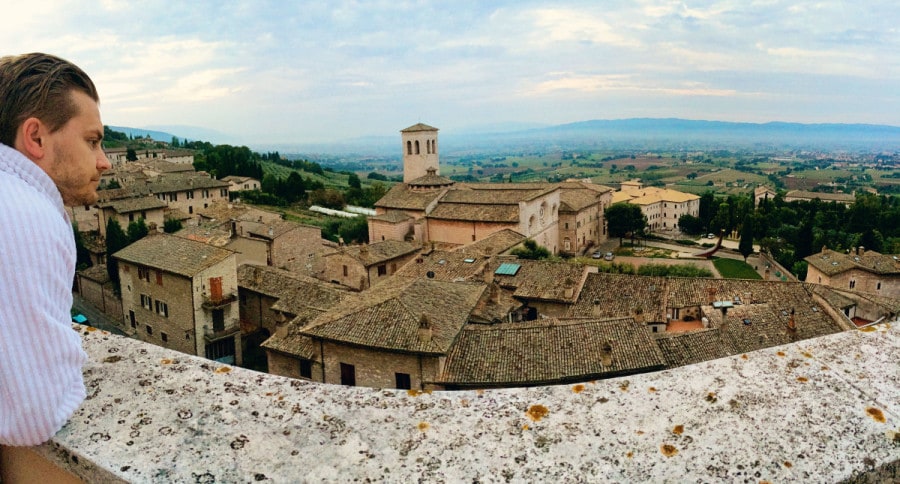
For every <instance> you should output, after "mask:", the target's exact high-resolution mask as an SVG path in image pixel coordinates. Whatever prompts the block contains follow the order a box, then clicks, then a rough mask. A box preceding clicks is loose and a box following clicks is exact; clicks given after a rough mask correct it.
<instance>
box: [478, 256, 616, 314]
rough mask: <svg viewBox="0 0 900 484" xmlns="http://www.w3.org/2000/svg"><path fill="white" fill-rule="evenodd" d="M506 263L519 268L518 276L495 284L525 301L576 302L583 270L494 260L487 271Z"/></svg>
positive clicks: (549, 263) (564, 264) (502, 277)
mask: <svg viewBox="0 0 900 484" xmlns="http://www.w3.org/2000/svg"><path fill="white" fill-rule="evenodd" d="M503 263H513V264H517V265H518V266H519V270H518V271H517V272H516V274H515V275H494V276H493V280H494V281H495V282H496V283H498V284H500V285H501V286H503V287H505V288H510V289H513V290H514V295H515V296H516V297H518V298H524V299H537V300H544V301H560V302H574V301H575V299H576V297H577V296H578V293H579V288H580V287H581V285H582V283H583V281H584V279H585V274H586V272H585V271H586V269H585V268H584V267H583V266H580V265H576V264H569V263H568V262H553V261H541V260H527V259H508V258H495V259H493V260H492V261H491V263H490V264H489V265H488V267H487V271H490V272H491V273H495V272H496V270H497V269H498V268H499V267H500V265H501V264H503ZM617 316H622V314H618V315H617Z"/></svg>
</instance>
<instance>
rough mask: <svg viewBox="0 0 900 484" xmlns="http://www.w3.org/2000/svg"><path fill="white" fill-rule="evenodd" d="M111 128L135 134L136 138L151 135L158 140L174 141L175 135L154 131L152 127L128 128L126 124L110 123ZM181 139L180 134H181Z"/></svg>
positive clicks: (131, 134) (130, 134) (129, 134)
mask: <svg viewBox="0 0 900 484" xmlns="http://www.w3.org/2000/svg"><path fill="white" fill-rule="evenodd" d="M109 129H111V130H113V131H119V132H121V133H125V134H127V135H128V136H133V137H135V138H144V137H146V136H148V135H149V136H150V137H151V138H153V139H154V140H156V141H165V142H166V143H168V142H170V141H172V137H173V136H175V135H173V134H171V133H166V132H163V131H154V130H152V129H142V128H127V127H125V126H112V125H109ZM179 139H180V136H179Z"/></svg>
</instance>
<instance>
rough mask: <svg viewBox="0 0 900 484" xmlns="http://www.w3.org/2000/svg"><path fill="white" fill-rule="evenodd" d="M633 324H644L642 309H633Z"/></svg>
mask: <svg viewBox="0 0 900 484" xmlns="http://www.w3.org/2000/svg"><path fill="white" fill-rule="evenodd" d="M634 322H635V323H637V324H644V309H643V308H634Z"/></svg>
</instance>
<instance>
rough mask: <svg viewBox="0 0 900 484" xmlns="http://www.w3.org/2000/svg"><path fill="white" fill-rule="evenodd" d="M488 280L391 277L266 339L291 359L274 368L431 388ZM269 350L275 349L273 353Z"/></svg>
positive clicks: (331, 379)
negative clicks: (466, 280) (290, 361)
mask: <svg viewBox="0 0 900 484" xmlns="http://www.w3.org/2000/svg"><path fill="white" fill-rule="evenodd" d="M485 289H486V286H485V285H484V284H478V283H454V282H444V281H436V280H429V279H412V278H405V277H394V278H391V279H389V280H388V281H385V282H384V283H382V284H379V285H378V286H375V287H374V288H372V289H370V290H368V291H365V292H361V293H358V294H355V295H354V296H353V297H351V298H348V299H345V300H344V301H342V302H341V304H340V307H339V308H335V309H332V310H331V311H328V312H327V313H325V314H323V315H320V316H318V317H316V318H315V319H313V320H312V321H311V322H309V323H308V324H306V321H303V320H302V319H300V318H298V319H297V320H295V321H292V322H291V323H289V324H290V325H291V326H292V327H288V328H287V329H286V331H285V332H283V333H279V334H276V335H275V336H273V337H272V338H270V339H269V340H268V341H267V342H266V343H265V347H266V348H267V349H271V348H279V349H280V350H281V351H280V353H281V354H280V355H279V356H280V357H282V358H284V357H287V358H289V359H290V360H292V361H293V363H290V364H278V365H273V364H270V368H271V369H272V371H273V372H275V371H277V370H278V369H282V370H281V371H284V370H287V372H286V373H279V374H283V375H284V376H294V377H301V378H306V379H310V380H313V381H319V382H324V383H340V384H343V385H360V386H369V387H380V388H406V389H412V388H416V389H427V388H433V386H432V385H431V384H429V382H434V381H437V380H438V376H439V375H440V373H441V370H442V366H441V365H442V361H443V359H444V358H445V357H446V355H447V352H448V351H449V349H450V347H451V346H452V345H453V343H454V341H455V339H456V337H457V334H458V333H459V331H460V330H461V329H462V328H463V326H465V324H466V323H467V322H468V320H469V316H470V314H471V313H473V312H474V311H476V309H477V307H478V304H479V301H480V300H481V299H482V297H483V295H485ZM270 354H271V352H270Z"/></svg>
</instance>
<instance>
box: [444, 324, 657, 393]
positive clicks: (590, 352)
mask: <svg viewBox="0 0 900 484" xmlns="http://www.w3.org/2000/svg"><path fill="white" fill-rule="evenodd" d="M607 343H609V345H610V348H611V350H612V351H611V359H610V360H609V361H608V363H609V366H604V364H603V356H602V355H603V347H604V345H606V344H607ZM665 364H666V362H665V360H664V358H663V355H662V352H661V351H660V350H659V348H658V347H657V346H656V344H654V343H653V340H652V339H651V338H650V335H649V333H648V331H647V328H646V327H645V326H644V325H639V324H636V323H635V322H634V321H633V320H632V319H631V318H619V319H611V320H601V319H545V320H539V321H532V322H528V323H508V324H497V325H490V326H480V325H469V326H467V327H466V328H465V329H464V330H463V331H462V332H461V333H460V335H459V339H458V340H457V342H456V344H454V345H453V348H452V349H451V350H450V353H449V354H448V356H447V361H446V366H445V372H444V374H443V375H442V376H441V379H440V381H441V382H442V383H445V384H448V385H462V386H474V387H479V386H514V385H537V384H541V385H544V384H553V383H563V382H569V381H585V380H589V379H596V378H606V377H611V376H616V375H624V374H630V373H639V372H647V371H655V370H659V369H662V368H664V367H665Z"/></svg>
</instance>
